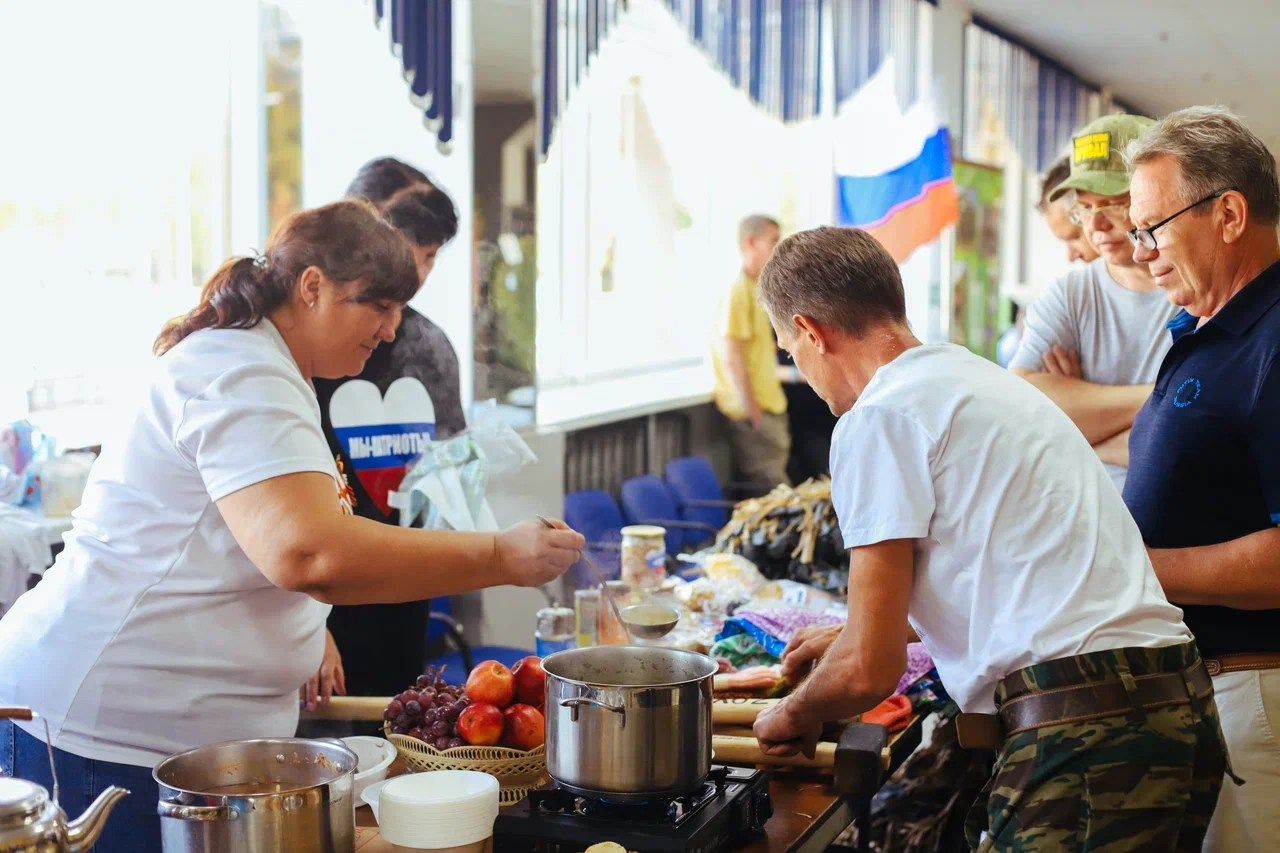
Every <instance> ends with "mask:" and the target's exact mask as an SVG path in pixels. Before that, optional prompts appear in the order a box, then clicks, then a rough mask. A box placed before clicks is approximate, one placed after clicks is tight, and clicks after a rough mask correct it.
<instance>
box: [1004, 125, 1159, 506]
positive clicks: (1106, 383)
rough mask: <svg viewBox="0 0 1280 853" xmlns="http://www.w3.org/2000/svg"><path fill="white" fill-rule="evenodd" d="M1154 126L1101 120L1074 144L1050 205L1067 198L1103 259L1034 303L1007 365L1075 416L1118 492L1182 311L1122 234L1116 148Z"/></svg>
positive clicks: (1123, 182) (1122, 194)
mask: <svg viewBox="0 0 1280 853" xmlns="http://www.w3.org/2000/svg"><path fill="white" fill-rule="evenodd" d="M1151 123H1152V122H1151V119H1149V118H1144V117H1142V116H1134V115H1109V116H1103V117H1102V118H1100V119H1097V120H1096V121H1093V122H1091V123H1090V124H1088V125H1086V126H1085V127H1084V128H1083V129H1081V130H1080V131H1079V132H1078V133H1077V134H1076V137H1075V138H1074V139H1073V140H1072V159H1071V175H1070V177H1068V178H1067V179H1066V180H1065V181H1063V182H1062V183H1060V184H1059V185H1058V186H1057V188H1055V189H1054V190H1053V191H1052V192H1051V193H1050V195H1049V201H1051V202H1054V201H1057V200H1058V199H1059V198H1062V197H1063V196H1064V195H1067V194H1068V193H1069V195H1067V198H1066V203H1067V205H1068V207H1069V209H1070V211H1071V214H1070V215H1071V219H1072V221H1074V222H1076V223H1077V224H1079V225H1080V226H1081V227H1082V228H1083V229H1084V233H1085V237H1087V238H1088V240H1089V242H1090V243H1091V244H1092V245H1093V246H1094V248H1096V249H1097V250H1098V253H1099V254H1100V255H1101V257H1099V258H1098V259H1097V260H1095V261H1092V262H1091V263H1089V264H1088V265H1087V266H1085V267H1083V268H1082V269H1079V270H1075V271H1072V272H1071V273H1069V274H1068V275H1067V276H1066V278H1064V279H1060V280H1058V281H1056V282H1054V284H1053V285H1052V286H1051V287H1049V288H1048V289H1046V290H1045V292H1044V293H1043V294H1042V295H1041V296H1040V297H1039V298H1038V299H1037V300H1036V302H1035V304H1033V305H1032V306H1031V309H1030V310H1029V311H1028V312H1027V319H1026V324H1025V329H1024V330H1023V333H1022V342H1021V344H1020V345H1019V347H1018V352H1017V353H1016V354H1015V355H1014V357H1013V360H1012V361H1011V362H1010V363H1009V369H1010V370H1012V371H1013V372H1014V373H1016V374H1018V375H1019V376H1022V377H1023V378H1025V379H1026V380H1027V381H1028V382H1030V383H1031V384H1032V385H1035V386H1036V387H1037V388H1039V389H1040V390H1041V391H1043V392H1044V393H1045V394H1046V395H1047V396H1048V397H1049V398H1050V399H1051V400H1053V401H1054V402H1055V403H1057V404H1058V407H1059V408H1061V409H1062V410H1063V411H1065V412H1066V413H1067V415H1068V416H1070V418H1071V420H1072V421H1074V422H1075V425H1076V426H1077V427H1079V428H1080V431H1081V432H1082V433H1084V436H1085V438H1087V439H1089V443H1090V444H1091V445H1093V448H1094V450H1095V451H1096V452H1097V454H1098V457H1099V458H1100V459H1101V460H1102V461H1103V463H1104V464H1105V465H1106V467H1107V472H1108V473H1109V474H1110V475H1111V479H1112V482H1114V483H1115V484H1116V487H1117V488H1119V489H1121V490H1123V488H1124V478H1125V474H1126V473H1127V472H1128V469H1129V428H1130V427H1131V426H1133V418H1134V415H1136V414H1137V413H1138V409H1140V408H1141V407H1142V404H1143V403H1145V402H1146V400H1147V397H1149V396H1150V395H1151V387H1152V383H1154V382H1155V379H1156V372H1157V371H1158V370H1159V369H1160V362H1161V361H1162V360H1163V359H1164V355H1165V353H1166V352H1168V350H1169V346H1170V336H1169V332H1168V330H1166V329H1165V323H1167V322H1168V321H1169V320H1171V319H1172V318H1173V316H1174V314H1176V313H1177V308H1175V307H1174V306H1173V305H1171V304H1170V303H1169V301H1168V299H1167V298H1166V297H1165V295H1164V292H1163V291H1162V290H1161V289H1160V288H1158V287H1157V286H1156V282H1155V279H1154V278H1153V277H1152V276H1151V273H1150V271H1148V269H1147V267H1146V265H1145V264H1138V263H1134V260H1133V247H1132V246H1131V244H1130V243H1129V239H1128V236H1127V235H1126V233H1125V232H1126V231H1128V230H1129V229H1131V228H1133V223H1132V222H1130V221H1129V174H1128V171H1127V170H1126V169H1125V166H1124V162H1123V159H1122V158H1121V155H1120V152H1121V150H1122V149H1123V148H1124V146H1125V145H1126V144H1127V143H1128V142H1129V141H1130V140H1131V139H1135V138H1137V137H1138V136H1140V135H1141V134H1142V132H1143V131H1144V130H1146V128H1147V127H1148V126H1150V125H1151Z"/></svg>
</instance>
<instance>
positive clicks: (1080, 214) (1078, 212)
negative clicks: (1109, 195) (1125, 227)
mask: <svg viewBox="0 0 1280 853" xmlns="http://www.w3.org/2000/svg"><path fill="white" fill-rule="evenodd" d="M1099 213H1100V214H1102V216H1103V218H1104V219H1108V220H1110V221H1111V222H1112V223H1113V224H1116V225H1119V224H1121V223H1123V222H1124V221H1125V220H1127V219H1128V218H1129V204H1128V202H1125V203H1124V204H1104V205H1102V206H1100V207H1085V206H1084V205H1083V204H1077V205H1076V206H1075V207H1073V208H1071V209H1070V210H1068V211H1067V218H1068V219H1070V220H1071V221H1072V222H1074V223H1075V224H1076V225H1081V226H1083V225H1084V224H1085V223H1086V222H1088V221H1089V220H1090V219H1093V217H1094V215H1095V214H1099Z"/></svg>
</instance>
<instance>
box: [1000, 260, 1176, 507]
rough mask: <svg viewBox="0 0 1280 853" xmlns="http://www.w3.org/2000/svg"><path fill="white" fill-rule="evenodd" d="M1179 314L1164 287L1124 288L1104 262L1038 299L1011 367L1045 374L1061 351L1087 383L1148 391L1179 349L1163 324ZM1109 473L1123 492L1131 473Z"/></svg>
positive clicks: (1118, 468) (1117, 468) (1120, 469)
mask: <svg viewBox="0 0 1280 853" xmlns="http://www.w3.org/2000/svg"><path fill="white" fill-rule="evenodd" d="M1178 311H1179V308H1178V306H1176V305H1173V304H1172V303H1170V302H1169V299H1168V297H1166V296H1165V293H1164V291H1163V290H1161V289H1160V288H1158V287H1157V288H1155V289H1153V290H1149V291H1147V292H1145V293H1140V292H1138V291H1136V290H1130V289H1129V288H1127V287H1125V286H1123V285H1122V284H1120V283H1119V282H1117V281H1116V280H1115V279H1114V278H1112V277H1111V273H1110V272H1108V271H1107V262H1106V261H1105V260H1103V259H1102V258H1098V259H1097V260H1095V261H1092V262H1090V263H1087V264H1085V265H1083V266H1077V267H1076V268H1075V269H1072V270H1071V272H1069V273H1067V274H1066V275H1065V276H1064V277H1062V278H1060V279H1058V280H1057V281H1055V282H1054V283H1053V284H1051V285H1050V286H1049V287H1047V288H1045V290H1044V292H1043V293H1041V294H1040V296H1039V297H1037V298H1036V301H1035V302H1033V303H1032V305H1031V308H1030V309H1029V310H1028V311H1027V320H1026V323H1024V324H1023V330H1022V340H1021V342H1020V343H1019V344H1018V351H1017V353H1015V354H1014V356H1013V360H1012V361H1010V362H1009V367H1011V368H1022V369H1025V370H1037V371H1038V370H1044V356H1045V354H1046V353H1048V352H1049V350H1050V348H1051V347H1052V346H1053V345H1054V344H1057V345H1058V346H1060V347H1065V348H1067V349H1073V350H1075V351H1076V353H1077V354H1078V355H1079V356H1080V372H1081V373H1082V374H1083V378H1084V381H1086V382H1093V383H1095V384H1097V385H1147V384H1150V383H1152V382H1155V381H1156V373H1158V372H1159V370H1160V364H1161V362H1163V361H1164V356H1165V353H1167V352H1168V351H1169V347H1170V346H1171V345H1172V344H1173V337H1172V336H1171V335H1170V334H1169V330H1168V329H1166V328H1165V324H1166V323H1168V322H1169V321H1170V320H1172V319H1173V318H1174V316H1175V315H1177V313H1178ZM1104 467H1105V468H1106V469H1107V473H1108V474H1110V475H1111V481H1112V482H1113V483H1115V484H1116V490H1117V491H1119V492H1121V493H1123V492H1124V480H1125V476H1126V475H1127V474H1128V473H1129V469H1128V468H1126V467H1124V466H1123V465H1112V464H1110V463H1105V464H1104Z"/></svg>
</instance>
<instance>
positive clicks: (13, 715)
mask: <svg viewBox="0 0 1280 853" xmlns="http://www.w3.org/2000/svg"><path fill="white" fill-rule="evenodd" d="M33 716H35V715H34V714H32V713H31V709H30V708H23V707H22V706H21V705H0V720H30V719H31V718H32V717H33Z"/></svg>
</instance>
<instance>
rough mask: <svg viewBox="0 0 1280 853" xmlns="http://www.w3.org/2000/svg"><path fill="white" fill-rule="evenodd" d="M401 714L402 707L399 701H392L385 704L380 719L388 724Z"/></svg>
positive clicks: (402, 711)
mask: <svg viewBox="0 0 1280 853" xmlns="http://www.w3.org/2000/svg"><path fill="white" fill-rule="evenodd" d="M403 713H404V705H403V704H401V702H400V700H399V699H392V700H391V702H390V703H388V704H387V710H385V711H383V712H382V719H384V720H387V721H388V722H389V721H391V720H394V719H395V718H396V717H398V716H400V715H401V714H403Z"/></svg>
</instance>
